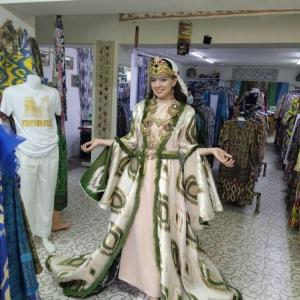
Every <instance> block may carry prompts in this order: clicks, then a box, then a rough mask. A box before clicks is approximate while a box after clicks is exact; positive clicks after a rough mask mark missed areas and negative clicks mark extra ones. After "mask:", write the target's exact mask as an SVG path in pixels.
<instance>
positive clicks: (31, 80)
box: [24, 74, 42, 90]
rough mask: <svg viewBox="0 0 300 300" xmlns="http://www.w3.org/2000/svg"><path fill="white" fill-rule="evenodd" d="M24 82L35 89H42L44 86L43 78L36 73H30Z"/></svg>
mask: <svg viewBox="0 0 300 300" xmlns="http://www.w3.org/2000/svg"><path fill="white" fill-rule="evenodd" d="M24 84H25V85H27V86H28V87H30V88H32V89H34V90H37V89H40V88H41V87H42V83H41V78H40V77H39V76H37V75H34V74H30V75H28V76H27V77H26V82H25V83H24Z"/></svg>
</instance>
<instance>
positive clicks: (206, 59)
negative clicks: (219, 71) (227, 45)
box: [205, 58, 214, 64]
mask: <svg viewBox="0 0 300 300" xmlns="http://www.w3.org/2000/svg"><path fill="white" fill-rule="evenodd" d="M205 61H207V62H208V63H210V64H213V63H214V61H213V60H212V59H210V58H205Z"/></svg>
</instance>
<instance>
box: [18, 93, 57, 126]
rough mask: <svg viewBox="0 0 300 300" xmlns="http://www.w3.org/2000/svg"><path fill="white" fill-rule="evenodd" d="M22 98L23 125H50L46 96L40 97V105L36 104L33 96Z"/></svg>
mask: <svg viewBox="0 0 300 300" xmlns="http://www.w3.org/2000/svg"><path fill="white" fill-rule="evenodd" d="M24 100H25V101H24V119H23V120H22V126H23V127H52V122H51V119H50V116H49V97H48V96H44V97H42V98H41V101H40V103H41V104H40V105H37V103H36V101H35V100H34V98H33V97H25V99H24Z"/></svg>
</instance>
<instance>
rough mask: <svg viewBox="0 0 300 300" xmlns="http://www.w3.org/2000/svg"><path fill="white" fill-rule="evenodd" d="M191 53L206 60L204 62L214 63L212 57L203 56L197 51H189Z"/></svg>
mask: <svg viewBox="0 0 300 300" xmlns="http://www.w3.org/2000/svg"><path fill="white" fill-rule="evenodd" d="M191 54H192V55H194V56H196V57H199V58H201V59H203V60H204V61H206V62H208V63H210V64H213V63H215V62H214V61H213V60H212V59H210V58H208V57H206V56H203V55H201V54H199V53H198V52H195V51H193V52H191Z"/></svg>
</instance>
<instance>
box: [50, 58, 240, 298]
mask: <svg viewBox="0 0 300 300" xmlns="http://www.w3.org/2000/svg"><path fill="white" fill-rule="evenodd" d="M149 76H150V79H151V90H152V91H151V95H150V97H149V98H148V99H146V100H144V101H142V102H140V103H138V104H137V105H136V107H135V109H134V111H133V118H132V123H131V130H130V132H129V134H128V135H126V136H124V137H123V138H121V139H119V138H116V139H115V140H104V139H94V140H92V141H90V142H88V143H86V144H84V145H83V146H82V149H83V151H91V150H93V149H94V148H96V147H97V146H110V156H109V158H106V159H104V160H103V159H102V158H101V157H100V158H99V159H98V160H96V162H95V164H94V165H92V166H91V168H90V170H88V172H87V173H88V174H87V176H84V178H85V179H84V180H82V181H81V184H82V186H83V188H84V190H85V191H86V193H87V194H88V195H89V196H90V197H92V198H95V199H96V198H97V196H98V194H99V192H101V191H104V190H105V191H104V195H103V196H102V198H101V200H100V201H99V206H100V207H102V208H104V209H105V208H110V209H111V215H110V223H109V229H108V231H107V234H106V236H105V238H104V240H103V241H101V243H100V245H99V247H98V248H97V250H96V251H95V252H93V253H92V254H86V255H82V256H81V257H78V258H68V257H65V256H54V257H49V258H48V260H47V267H48V269H49V270H51V271H52V273H53V275H54V277H55V278H56V279H57V281H58V282H60V283H62V285H63V287H64V293H65V295H69V296H79V297H86V296H89V295H91V294H94V293H97V292H99V291H101V290H102V289H103V288H104V287H106V286H107V285H108V284H110V283H111V281H112V280H114V278H116V276H118V277H119V278H120V279H121V280H123V281H126V282H128V283H129V284H131V285H133V286H135V287H137V288H138V289H140V290H141V291H143V292H144V293H145V294H147V295H148V296H149V298H150V299H159V298H160V299H165V300H167V299H193V300H195V299H199V300H200V299H201V300H202V299H203V300H208V299H210V300H213V299H214V300H221V299H224V300H225V299H226V300H233V299H242V297H241V295H240V293H239V292H238V290H236V289H234V288H233V287H231V286H230V285H229V284H228V282H227V281H226V280H225V279H224V278H223V276H222V275H221V273H220V272H219V271H218V269H217V267H216V266H215V265H214V264H213V263H212V262H211V261H210V259H209V258H208V257H207V256H206V254H205V253H204V252H203V251H202V250H201V249H200V247H199V244H198V242H197V234H201V232H200V233H199V230H201V229H202V226H203V225H202V224H203V222H207V221H209V220H212V219H213V217H214V211H221V210H222V205H221V203H220V200H219V197H218V194H217V191H216V187H215V184H214V181H213V177H212V174H211V170H210V168H209V166H208V163H207V161H206V158H205V155H208V154H213V155H214V156H215V157H216V158H217V159H218V160H219V161H220V162H221V163H223V164H224V165H226V166H227V167H232V166H233V165H234V161H233V159H232V157H231V155H230V154H228V153H226V152H225V151H223V150H222V149H219V148H200V147H199V145H198V144H197V141H196V127H195V117H194V115H195V112H194V110H193V108H192V107H191V106H189V105H186V100H187V97H186V94H185V93H184V92H183V90H184V84H183V82H182V81H181V80H180V77H179V75H178V74H177V70H176V65H175V64H174V63H172V62H170V61H168V60H166V59H161V58H156V59H154V60H153V61H152V62H151V64H150V68H149ZM100 156H101V155H100ZM107 172H109V176H108V180H107V182H105V189H103V178H104V177H107ZM100 186H101V188H100ZM98 200H99V199H98Z"/></svg>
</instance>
